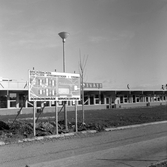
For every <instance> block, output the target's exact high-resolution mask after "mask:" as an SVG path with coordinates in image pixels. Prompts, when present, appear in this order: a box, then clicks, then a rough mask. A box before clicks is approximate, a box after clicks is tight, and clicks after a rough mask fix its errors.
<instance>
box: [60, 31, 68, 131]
mask: <svg viewBox="0 0 167 167" xmlns="http://www.w3.org/2000/svg"><path fill="white" fill-rule="evenodd" d="M68 35H69V33H67V32H60V33H59V36H60V37H61V38H62V41H63V72H66V64H65V51H64V50H65V49H64V45H65V40H66V38H67V37H68ZM63 106H64V122H65V129H66V131H68V124H67V106H66V101H63Z"/></svg>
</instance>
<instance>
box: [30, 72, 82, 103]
mask: <svg viewBox="0 0 167 167" xmlns="http://www.w3.org/2000/svg"><path fill="white" fill-rule="evenodd" d="M73 100H77V101H78V100H80V75H79V74H74V73H60V72H43V71H34V70H30V71H29V101H73Z"/></svg>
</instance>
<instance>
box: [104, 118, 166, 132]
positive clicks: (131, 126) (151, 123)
mask: <svg viewBox="0 0 167 167" xmlns="http://www.w3.org/2000/svg"><path fill="white" fill-rule="evenodd" d="M163 123H167V121H160V122H150V123H144V124H136V125H128V126H121V127H117V128H105V131H106V132H108V131H116V130H124V129H130V128H138V127H143V126H149V125H156V124H163Z"/></svg>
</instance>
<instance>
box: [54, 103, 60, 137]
mask: <svg viewBox="0 0 167 167" xmlns="http://www.w3.org/2000/svg"><path fill="white" fill-rule="evenodd" d="M55 124H56V135H58V134H59V129H58V126H59V124H58V102H57V101H55Z"/></svg>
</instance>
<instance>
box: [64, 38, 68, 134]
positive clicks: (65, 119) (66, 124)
mask: <svg viewBox="0 0 167 167" xmlns="http://www.w3.org/2000/svg"><path fill="white" fill-rule="evenodd" d="M64 44H65V39H63V72H66V64H65V62H66V61H65V49H64ZM63 105H64V123H65V129H66V131H68V123H67V105H66V101H63Z"/></svg>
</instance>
